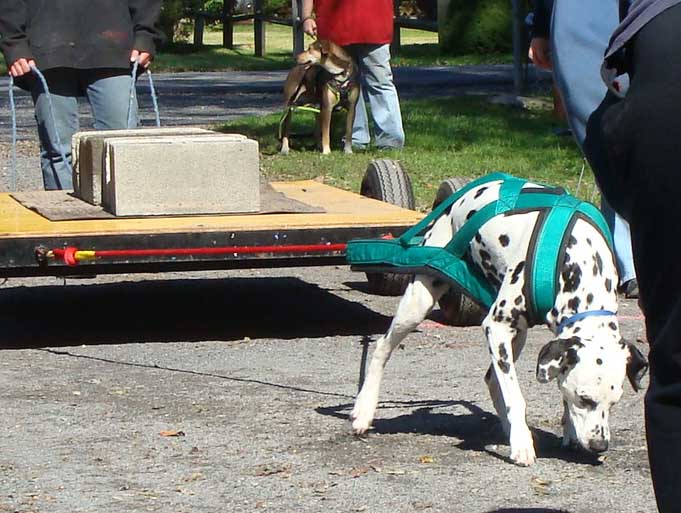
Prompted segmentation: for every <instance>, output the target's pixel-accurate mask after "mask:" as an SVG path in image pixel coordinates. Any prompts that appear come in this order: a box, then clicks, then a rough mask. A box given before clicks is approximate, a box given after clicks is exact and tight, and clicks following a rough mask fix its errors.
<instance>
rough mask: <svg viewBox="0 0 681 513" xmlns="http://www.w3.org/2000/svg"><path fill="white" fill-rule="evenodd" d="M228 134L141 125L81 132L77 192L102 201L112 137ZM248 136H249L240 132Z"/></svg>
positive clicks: (76, 142) (74, 152)
mask: <svg viewBox="0 0 681 513" xmlns="http://www.w3.org/2000/svg"><path fill="white" fill-rule="evenodd" d="M197 134H205V135H224V134H219V133H218V132H213V131H211V130H206V129H205V128H197V127H172V128H139V129H131V130H96V131H88V132H78V133H76V134H74V136H73V138H72V139H71V158H72V161H73V189H74V194H75V195H76V196H77V197H79V198H81V199H83V200H85V201H87V202H88V203H92V204H93V205H100V204H101V203H102V165H103V161H104V145H105V144H104V143H105V141H106V140H107V139H110V138H121V137H159V136H174V137H175V136H182V135H197ZM235 136H236V137H241V138H245V136H237V135H236V134H235Z"/></svg>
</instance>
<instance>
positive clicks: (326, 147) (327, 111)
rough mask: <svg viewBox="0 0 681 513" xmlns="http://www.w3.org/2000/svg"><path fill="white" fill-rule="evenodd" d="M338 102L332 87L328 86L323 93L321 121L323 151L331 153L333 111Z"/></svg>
mask: <svg viewBox="0 0 681 513" xmlns="http://www.w3.org/2000/svg"><path fill="white" fill-rule="evenodd" d="M335 102H336V96H335V94H334V93H333V91H331V90H330V89H328V88H326V89H325V90H324V93H323V94H322V102H321V112H320V113H319V122H320V124H321V129H322V153H323V154H324V155H328V154H329V153H331V112H332V111H333V106H334V104H335Z"/></svg>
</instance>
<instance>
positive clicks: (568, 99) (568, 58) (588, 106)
mask: <svg viewBox="0 0 681 513" xmlns="http://www.w3.org/2000/svg"><path fill="white" fill-rule="evenodd" d="M618 24H619V1H618V0H601V1H598V2H594V1H593V0H555V2H554V6H553V18H552V23H551V47H552V48H551V50H552V51H551V53H552V60H553V72H554V76H555V79H556V85H557V86H558V89H559V90H560V93H561V96H562V98H563V101H564V103H565V108H566V111H567V115H568V122H569V124H570V128H571V129H572V133H573V134H575V138H576V139H577V143H578V144H579V146H580V148H581V150H582V151H583V152H584V155H585V157H586V158H587V160H588V161H589V164H590V165H591V168H592V169H593V171H594V175H595V176H596V180H597V181H598V182H599V185H601V186H602V185H603V182H602V180H603V179H605V177H607V176H609V172H608V171H607V169H606V166H607V165H608V164H607V159H606V156H605V154H604V153H605V148H603V147H602V146H600V145H598V144H588V141H587V123H588V121H589V117H590V116H591V114H592V113H593V112H594V111H595V110H596V109H597V108H598V106H599V105H600V104H601V102H602V101H603V99H604V98H605V95H606V93H607V91H608V89H607V87H606V86H605V84H604V83H603V80H602V79H601V75H600V72H601V63H602V61H603V54H604V53H605V49H606V47H607V45H608V40H609V39H610V35H611V34H612V32H613V30H614V29H615V27H616V26H617V25H618ZM613 203H615V201H614V200H613ZM601 210H602V212H603V216H604V217H605V220H606V221H607V222H608V225H609V226H610V229H611V230H612V232H613V239H614V243H615V256H616V259H617V270H618V273H619V275H620V284H623V283H625V282H627V281H629V280H631V279H633V278H635V277H636V272H635V270H634V259H633V255H632V251H631V235H630V233H629V224H628V223H627V222H626V221H625V220H624V219H623V218H622V217H621V216H619V215H618V214H617V213H615V211H614V210H613V209H612V207H611V206H610V204H609V203H608V201H607V200H605V199H604V200H603V202H602V203H601Z"/></svg>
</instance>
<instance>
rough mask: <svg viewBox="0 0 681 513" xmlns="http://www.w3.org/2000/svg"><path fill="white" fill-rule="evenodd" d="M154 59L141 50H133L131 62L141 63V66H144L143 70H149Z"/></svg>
mask: <svg viewBox="0 0 681 513" xmlns="http://www.w3.org/2000/svg"><path fill="white" fill-rule="evenodd" d="M153 58H154V57H153V56H152V55H151V54H150V53H149V52H140V51H139V50H133V51H132V52H131V53H130V62H135V61H139V65H140V66H142V67H143V68H148V67H149V64H151V61H152V60H153Z"/></svg>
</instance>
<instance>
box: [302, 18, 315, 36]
mask: <svg viewBox="0 0 681 513" xmlns="http://www.w3.org/2000/svg"><path fill="white" fill-rule="evenodd" d="M303 32H305V33H306V34H307V35H308V36H312V37H317V22H316V21H315V20H314V18H305V20H303Z"/></svg>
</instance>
